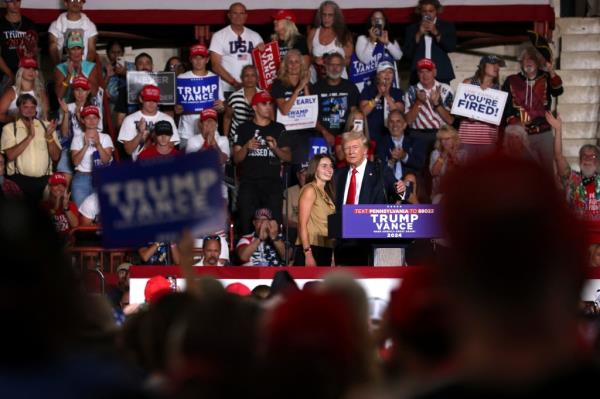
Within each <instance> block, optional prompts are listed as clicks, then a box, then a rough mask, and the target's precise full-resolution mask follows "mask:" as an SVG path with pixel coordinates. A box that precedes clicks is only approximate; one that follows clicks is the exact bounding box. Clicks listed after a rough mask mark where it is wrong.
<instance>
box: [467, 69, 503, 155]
mask: <svg viewBox="0 0 600 399" xmlns="http://www.w3.org/2000/svg"><path fill="white" fill-rule="evenodd" d="M465 83H469V84H472V85H476V86H481V83H480V82H479V80H478V79H477V78H476V77H472V78H470V79H469V80H468V81H466V82H465ZM491 88H492V89H495V90H500V85H498V84H493V85H492V86H491ZM458 135H459V137H460V142H461V143H463V144H480V145H482V144H486V145H487V144H496V142H497V141H498V126H496V125H492V124H490V123H485V122H480V121H476V120H473V119H463V120H461V121H460V128H459V129H458Z"/></svg>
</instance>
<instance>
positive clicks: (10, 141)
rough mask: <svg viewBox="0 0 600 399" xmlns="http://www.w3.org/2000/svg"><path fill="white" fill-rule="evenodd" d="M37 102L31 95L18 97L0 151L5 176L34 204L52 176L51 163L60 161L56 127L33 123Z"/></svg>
mask: <svg viewBox="0 0 600 399" xmlns="http://www.w3.org/2000/svg"><path fill="white" fill-rule="evenodd" d="M37 105H38V102H37V100H36V99H35V97H33V96H32V95H31V94H21V95H20V96H19V98H18V99H17V107H18V108H19V112H18V118H17V120H16V121H15V122H12V123H9V124H7V125H4V128H3V129H2V142H1V144H0V151H2V153H3V154H6V158H7V160H8V164H7V167H6V174H7V176H9V179H11V180H12V181H14V182H15V183H17V185H18V186H19V188H20V189H21V190H22V191H23V194H24V196H25V198H27V199H30V200H32V201H33V202H36V203H37V202H39V201H40V200H41V199H42V193H43V192H44V189H45V187H46V185H47V184H48V176H49V175H50V174H52V163H53V162H56V161H58V159H59V158H60V151H61V146H60V143H59V141H58V137H57V136H56V123H55V122H50V123H48V122H44V121H42V120H39V119H36V118H35V114H36V107H37Z"/></svg>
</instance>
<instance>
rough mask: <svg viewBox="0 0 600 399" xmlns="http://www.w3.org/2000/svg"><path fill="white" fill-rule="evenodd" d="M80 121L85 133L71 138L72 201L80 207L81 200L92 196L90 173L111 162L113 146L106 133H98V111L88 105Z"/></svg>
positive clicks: (96, 108) (83, 110) (82, 111)
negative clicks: (73, 171) (73, 167)
mask: <svg viewBox="0 0 600 399" xmlns="http://www.w3.org/2000/svg"><path fill="white" fill-rule="evenodd" d="M80 115H81V120H82V123H83V126H84V127H85V131H84V132H83V134H82V135H79V136H75V137H73V141H72V142H71V159H72V160H73V165H74V166H75V175H74V176H73V182H72V185H71V191H72V192H73V200H74V201H75V203H76V204H77V206H80V205H81V203H82V202H83V200H84V199H85V198H86V197H87V196H89V195H90V194H92V192H93V191H94V190H93V187H92V171H93V169H94V168H96V167H101V166H105V165H108V164H109V163H110V162H111V161H112V153H113V151H114V146H113V142H112V139H111V138H110V136H109V135H108V134H106V133H99V132H98V122H99V121H100V110H99V109H98V107H96V106H93V105H88V106H86V107H84V108H83V109H82V110H81V113H80Z"/></svg>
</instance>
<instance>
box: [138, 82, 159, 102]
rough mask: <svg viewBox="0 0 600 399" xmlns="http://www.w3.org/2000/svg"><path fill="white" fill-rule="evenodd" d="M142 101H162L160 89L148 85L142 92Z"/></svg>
mask: <svg viewBox="0 0 600 399" xmlns="http://www.w3.org/2000/svg"><path fill="white" fill-rule="evenodd" d="M140 96H141V97H142V101H154V102H159V101H160V89H159V88H158V87H157V86H155V85H146V86H144V87H143V88H142V91H140Z"/></svg>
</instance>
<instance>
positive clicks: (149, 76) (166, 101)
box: [127, 71, 175, 105]
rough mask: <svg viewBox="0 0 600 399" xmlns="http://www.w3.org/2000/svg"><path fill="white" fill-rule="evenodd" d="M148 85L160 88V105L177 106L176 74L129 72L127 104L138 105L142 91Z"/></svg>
mask: <svg viewBox="0 0 600 399" xmlns="http://www.w3.org/2000/svg"><path fill="white" fill-rule="evenodd" d="M146 85H155V86H158V88H159V89H160V101H159V102H158V103H159V104H163V105H174V104H175V72H146V71H127V103H128V104H138V103H139V100H138V96H139V94H140V91H141V90H142V87H144V86H146Z"/></svg>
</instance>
